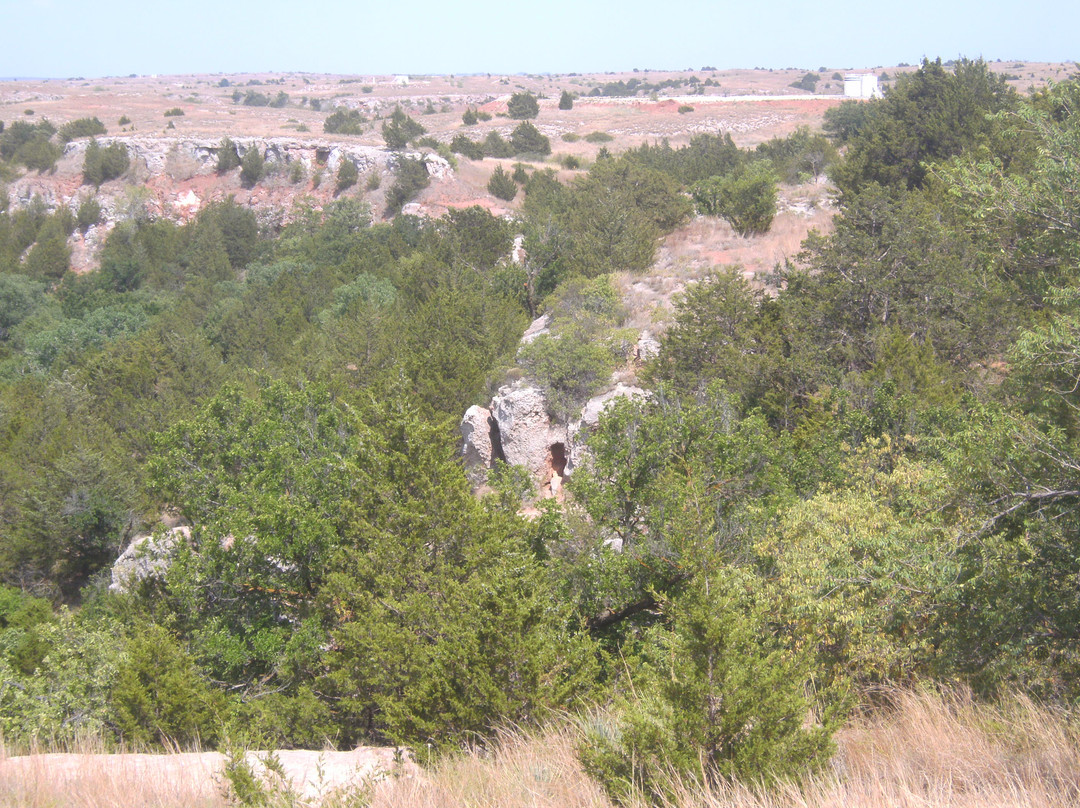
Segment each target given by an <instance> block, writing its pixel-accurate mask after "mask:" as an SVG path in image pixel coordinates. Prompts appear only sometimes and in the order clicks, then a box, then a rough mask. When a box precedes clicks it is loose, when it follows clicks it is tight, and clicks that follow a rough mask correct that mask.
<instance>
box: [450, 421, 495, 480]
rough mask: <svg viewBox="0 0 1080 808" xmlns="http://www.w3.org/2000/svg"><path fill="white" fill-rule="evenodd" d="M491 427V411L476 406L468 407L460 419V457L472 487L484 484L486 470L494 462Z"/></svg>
mask: <svg viewBox="0 0 1080 808" xmlns="http://www.w3.org/2000/svg"><path fill="white" fill-rule="evenodd" d="M492 425H493V421H492V418H491V410H488V409H487V408H485V407H480V406H477V405H476V404H474V405H473V406H471V407H469V409H467V410H466V411H465V417H464V418H462V419H461V426H460V427H459V429H460V430H461V440H462V449H461V457H462V460H463V461H464V462H465V472H466V474H468V476H469V482H471V483H472V484H473V485H474V486H479V485H483V484H484V482H486V480H487V470H488V469H490V468H491V464H492V463H493V462H494V461H495V456H494V451H493V447H492V445H491V432H492Z"/></svg>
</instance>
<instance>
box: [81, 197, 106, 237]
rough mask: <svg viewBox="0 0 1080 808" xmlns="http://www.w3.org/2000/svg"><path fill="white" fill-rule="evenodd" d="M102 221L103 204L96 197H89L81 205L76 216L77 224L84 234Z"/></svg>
mask: <svg viewBox="0 0 1080 808" xmlns="http://www.w3.org/2000/svg"><path fill="white" fill-rule="evenodd" d="M99 221H101V203H99V202H98V201H97V199H96V198H95V197H92V196H88V197H86V198H85V199H83V201H82V202H80V203H79V210H78V212H77V213H76V214H75V224H76V226H77V227H78V228H79V230H81V231H82V232H83V233H85V232H86V231H87V230H89V229H90V228H91V227H92V226H93V225H95V224H97V223H98V222H99Z"/></svg>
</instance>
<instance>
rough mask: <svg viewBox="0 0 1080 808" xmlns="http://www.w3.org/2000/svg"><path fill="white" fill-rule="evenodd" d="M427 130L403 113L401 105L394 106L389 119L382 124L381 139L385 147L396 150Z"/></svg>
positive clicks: (402, 147)
mask: <svg viewBox="0 0 1080 808" xmlns="http://www.w3.org/2000/svg"><path fill="white" fill-rule="evenodd" d="M426 131H427V130H426V129H424V127H423V126H421V125H420V124H418V123H417V122H416V121H414V120H413V119H412V118H410V117H409V116H408V115H406V114H405V110H403V109H402V108H401V107H394V112H393V114H392V115H391V116H390V120H388V121H385V122H384V123H383V125H382V136H383V140H384V141H386V148H388V149H393V150H398V149H404V148H405V147H406V146H408V145H409V141H412V140H415V139H416V138H418V137H420V135H422V134H424V133H425V132H426Z"/></svg>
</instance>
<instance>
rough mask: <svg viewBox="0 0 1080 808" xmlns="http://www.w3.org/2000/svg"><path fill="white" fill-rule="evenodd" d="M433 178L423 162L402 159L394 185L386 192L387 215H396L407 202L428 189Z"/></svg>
mask: <svg viewBox="0 0 1080 808" xmlns="http://www.w3.org/2000/svg"><path fill="white" fill-rule="evenodd" d="M430 183H431V178H430V177H429V176H428V170H427V165H426V164H425V163H424V161H423V160H417V159H414V158H411V157H402V158H401V159H399V160H398V163H397V168H396V169H395V170H394V184H393V185H391V186H390V190H388V191H387V192H386V210H387V213H390V214H396V213H400V212H401V208H402V207H403V206H404V205H405V203H406V202H408V201H410V200H411V199H413V198H414V197H415V196H416V195H417V194H418V193H420V192H421V191H422V190H424V189H425V188H427V187H428V185H429V184H430Z"/></svg>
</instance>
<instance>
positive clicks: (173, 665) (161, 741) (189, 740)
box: [109, 625, 225, 748]
mask: <svg viewBox="0 0 1080 808" xmlns="http://www.w3.org/2000/svg"><path fill="white" fill-rule="evenodd" d="M125 651H126V654H125V658H124V661H123V663H122V664H121V665H120V666H119V669H118V671H117V674H116V680H115V682H114V683H113V686H112V690H111V693H110V694H109V703H110V707H111V712H112V714H113V721H114V722H115V724H116V729H117V732H118V733H119V735H120V737H121V739H122V740H123V741H124V742H125V743H128V744H131V745H134V746H136V747H139V746H145V745H148V744H156V745H162V746H165V745H170V744H176V745H178V746H180V747H181V748H185V747H188V746H191V745H193V744H197V743H204V744H210V745H213V744H214V743H215V742H216V740H217V737H218V734H219V732H221V729H222V725H223V720H222V719H223V718H224V716H223V713H224V711H225V698H224V695H223V694H222V693H221V691H216V690H213V689H211V687H210V684H209V683H208V682H207V681H206V680H205V679H203V678H202V676H201V675H200V674H199V672H198V669H197V668H196V666H195V663H194V661H193V660H192V659H191V657H190V656H189V655H188V654H187V653H186V652H185V651H184V650H183V648H182V647H181V646H180V645H179V643H178V642H177V641H176V639H175V638H173V637H172V636H170V635H169V633H168V632H167V631H166V630H165V629H164V628H162V627H161V626H156V625H149V626H140V627H139V630H138V631H137V633H136V634H135V636H133V637H132V638H131V639H130V640H129V641H128V643H127V647H126V648H125Z"/></svg>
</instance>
